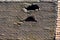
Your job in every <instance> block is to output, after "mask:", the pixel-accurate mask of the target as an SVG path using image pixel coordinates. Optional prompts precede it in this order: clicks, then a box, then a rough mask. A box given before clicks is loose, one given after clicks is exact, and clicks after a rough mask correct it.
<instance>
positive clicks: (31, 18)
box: [24, 16, 37, 22]
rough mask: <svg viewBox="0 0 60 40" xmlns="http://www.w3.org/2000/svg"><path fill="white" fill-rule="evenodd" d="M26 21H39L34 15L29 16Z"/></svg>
mask: <svg viewBox="0 0 60 40" xmlns="http://www.w3.org/2000/svg"><path fill="white" fill-rule="evenodd" d="M24 21H27V22H29V21H31V22H37V21H36V20H35V18H34V17H33V16H29V17H27V18H26V19H25V20H24Z"/></svg>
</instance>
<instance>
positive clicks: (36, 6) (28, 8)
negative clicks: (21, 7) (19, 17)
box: [25, 4, 39, 10]
mask: <svg viewBox="0 0 60 40" xmlns="http://www.w3.org/2000/svg"><path fill="white" fill-rule="evenodd" d="M25 9H27V10H35V9H39V6H38V5H36V4H35V5H33V4H32V5H30V6H28V7H26V8H25Z"/></svg>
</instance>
